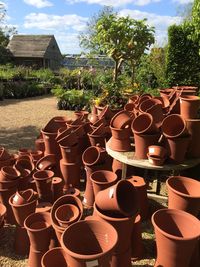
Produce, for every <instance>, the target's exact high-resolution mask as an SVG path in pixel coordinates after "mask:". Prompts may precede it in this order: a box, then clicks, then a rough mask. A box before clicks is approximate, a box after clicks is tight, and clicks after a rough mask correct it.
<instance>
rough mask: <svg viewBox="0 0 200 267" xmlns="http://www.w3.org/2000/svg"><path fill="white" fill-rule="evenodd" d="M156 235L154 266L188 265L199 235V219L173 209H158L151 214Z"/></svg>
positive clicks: (184, 266)
mask: <svg viewBox="0 0 200 267" xmlns="http://www.w3.org/2000/svg"><path fill="white" fill-rule="evenodd" d="M152 223H153V226H154V229H155V235H156V247H157V259H156V264H155V266H156V267H158V266H170V267H177V266H181V267H188V266H189V264H190V259H191V256H192V254H193V251H194V249H195V246H196V245H197V243H198V239H199V235H200V225H199V220H198V219H197V218H195V217H194V216H193V215H191V214H189V213H187V212H185V211H182V210H174V209H160V210H158V211H156V212H155V213H154V214H153V215H152Z"/></svg>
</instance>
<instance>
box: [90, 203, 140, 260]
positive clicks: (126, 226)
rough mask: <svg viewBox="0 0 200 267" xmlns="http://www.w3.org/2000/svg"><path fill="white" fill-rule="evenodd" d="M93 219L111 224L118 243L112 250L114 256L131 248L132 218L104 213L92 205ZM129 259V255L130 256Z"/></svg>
mask: <svg viewBox="0 0 200 267" xmlns="http://www.w3.org/2000/svg"><path fill="white" fill-rule="evenodd" d="M93 215H94V216H95V219H97V220H99V221H106V222H108V223H109V224H111V225H112V226H113V227H114V228H115V230H116V231H117V234H118V242H117V245H116V247H115V250H114V254H123V253H125V252H127V251H128V250H129V249H130V248H131V233H132V230H133V220H134V218H135V216H133V217H124V216H120V215H119V216H118V215H116V213H112V212H105V211H102V210H100V209H99V208H98V207H97V205H96V204H94V213H93ZM130 258H131V255H130Z"/></svg>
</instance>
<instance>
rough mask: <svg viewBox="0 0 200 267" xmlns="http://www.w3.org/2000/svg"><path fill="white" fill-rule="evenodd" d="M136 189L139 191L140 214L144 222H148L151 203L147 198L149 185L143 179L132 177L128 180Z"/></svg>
mask: <svg viewBox="0 0 200 267" xmlns="http://www.w3.org/2000/svg"><path fill="white" fill-rule="evenodd" d="M128 181H129V182H131V183H132V184H133V185H134V187H135V188H136V189H137V194H138V202H139V214H140V216H141V219H142V220H146V219H147V218H148V215H149V203H148V198H147V184H146V182H145V180H144V178H143V177H140V176H131V177H130V178H128Z"/></svg>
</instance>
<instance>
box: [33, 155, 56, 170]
mask: <svg viewBox="0 0 200 267" xmlns="http://www.w3.org/2000/svg"><path fill="white" fill-rule="evenodd" d="M55 165H56V157H55V155H54V154H49V155H46V156H44V157H42V158H41V159H39V160H38V161H37V163H36V169H37V170H38V171H39V170H41V171H43V170H48V169H52V168H53V167H54V166H55Z"/></svg>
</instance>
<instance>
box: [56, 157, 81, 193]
mask: <svg viewBox="0 0 200 267" xmlns="http://www.w3.org/2000/svg"><path fill="white" fill-rule="evenodd" d="M60 170H61V173H62V176H63V179H64V189H67V188H68V187H69V186H70V185H71V186H73V187H77V188H79V187H80V164H78V162H74V163H68V162H65V161H64V160H63V159H61V160H60Z"/></svg>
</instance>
